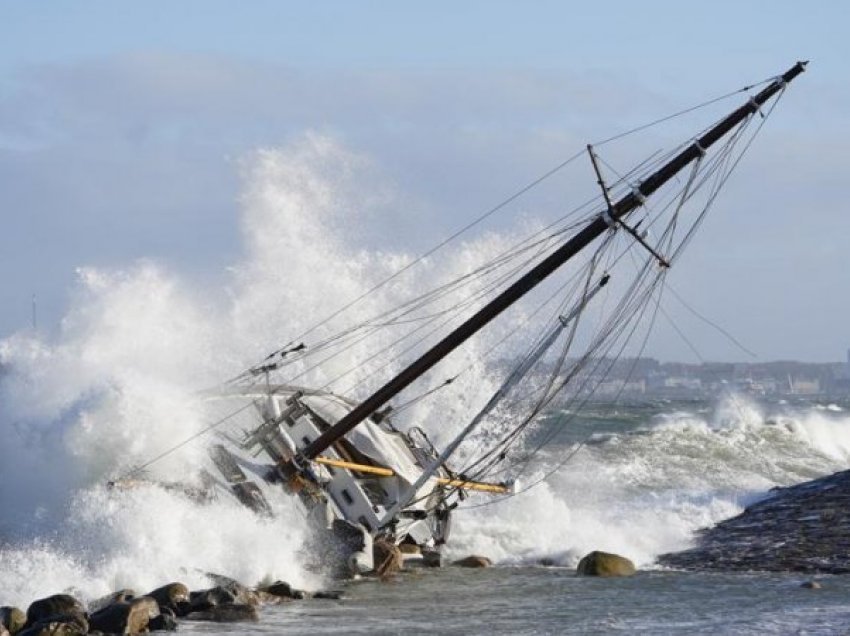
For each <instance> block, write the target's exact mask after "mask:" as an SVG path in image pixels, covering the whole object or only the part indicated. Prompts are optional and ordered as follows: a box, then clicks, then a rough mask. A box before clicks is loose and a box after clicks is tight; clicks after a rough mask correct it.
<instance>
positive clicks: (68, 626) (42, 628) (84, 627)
mask: <svg viewBox="0 0 850 636" xmlns="http://www.w3.org/2000/svg"><path fill="white" fill-rule="evenodd" d="M88 632H89V623H88V621H87V620H86V618H85V616H84V615H83V614H82V613H79V612H75V613H72V614H64V615H57V616H49V617H47V618H44V619H42V620H39V621H36V622H35V623H34V624H32V625H29V626H28V627H27V628H26V629H24V630H21V631H20V632H18V636H84V635H85V634H88Z"/></svg>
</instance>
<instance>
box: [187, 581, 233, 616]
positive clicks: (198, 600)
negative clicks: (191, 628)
mask: <svg viewBox="0 0 850 636" xmlns="http://www.w3.org/2000/svg"><path fill="white" fill-rule="evenodd" d="M235 602H236V597H235V596H234V595H233V594H232V593H231V592H230V591H229V590H226V589H225V588H223V587H221V586H220V585H218V586H216V587H211V588H210V589H208V590H197V591H194V592H190V593H189V604H190V606H191V610H190V611H191V612H203V611H206V610H208V609H211V608H213V607H216V606H218V605H229V604H231V603H235Z"/></svg>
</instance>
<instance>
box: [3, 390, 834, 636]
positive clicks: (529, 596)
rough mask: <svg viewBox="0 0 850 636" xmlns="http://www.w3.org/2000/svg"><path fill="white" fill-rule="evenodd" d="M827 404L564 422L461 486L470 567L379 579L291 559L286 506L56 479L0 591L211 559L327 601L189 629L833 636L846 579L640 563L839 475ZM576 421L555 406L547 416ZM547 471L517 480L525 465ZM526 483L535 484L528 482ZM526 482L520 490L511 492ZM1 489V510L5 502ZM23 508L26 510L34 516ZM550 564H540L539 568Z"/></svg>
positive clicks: (116, 582)
mask: <svg viewBox="0 0 850 636" xmlns="http://www.w3.org/2000/svg"><path fill="white" fill-rule="evenodd" d="M847 409H848V404H846V403H843V402H824V403H820V402H817V401H812V400H797V401H787V400H775V399H774V400H768V399H764V398H761V399H756V398H752V397H747V396H740V395H736V396H733V395H729V396H724V397H721V398H718V399H712V400H679V401H675V400H637V401H631V402H627V403H621V404H618V405H611V404H604V403H599V404H592V405H588V408H587V409H586V410H585V411H584V412H583V413H581V414H579V415H577V416H575V417H570V418H569V426H565V427H564V428H563V430H562V431H561V432H560V434H559V436H558V437H557V438H556V440H555V441H554V443H551V444H549V445H548V446H547V447H546V449H545V453H546V455H545V456H544V457H542V458H541V461H540V466H539V468H538V469H536V472H535V473H533V474H529V475H528V480H527V483H526V484H523V483H522V481H521V482H520V483H518V485H517V489H518V490H519V491H520V494H518V495H517V496H515V497H512V498H509V499H506V500H503V501H499V502H493V501H492V500H488V499H486V498H484V497H475V498H472V499H470V500H467V502H465V504H464V506H465V507H463V508H461V509H459V510H458V511H457V512H456V515H455V527H454V530H453V532H454V535H453V537H452V539H451V540H450V542H449V545H448V547H447V553H446V556H447V560H448V561H450V560H451V559H453V558H458V557H462V556H466V555H468V554H481V555H484V556H487V557H489V558H491V559H493V561H494V562H495V566H494V567H492V568H489V569H482V570H467V569H460V568H455V567H445V568H443V569H440V570H414V571H408V572H405V573H403V574H401V575H399V576H397V577H396V578H394V579H392V580H390V581H383V582H382V581H373V580H365V581H354V582H344V583H340V582H335V581H326V580H323V579H321V578H319V577H317V575H315V574H312V573H311V572H310V571H309V570H308V569H307V568H306V567H305V566H304V565H303V564H302V561H301V556H300V552H299V544H300V541H301V540H302V539H303V537H304V536H305V535H304V533H305V532H306V531H305V530H304V528H303V527H302V525H301V521H300V517H299V513H298V511H297V510H296V509H295V508H294V507H293V506H292V505H291V502H290V501H288V500H286V499H282V500H281V501H280V502H276V505H277V510H278V513H279V518H278V519H276V520H274V521H268V520H262V519H260V518H258V517H256V516H254V515H252V514H250V513H246V512H245V511H243V510H240V509H238V507H232V506H231V504H230V502H213V503H211V504H199V503H197V502H193V501H190V500H189V499H187V498H185V497H183V496H181V495H178V494H175V493H174V492H171V491H168V490H166V489H163V488H159V487H141V488H139V489H134V490H132V491H128V492H118V493H116V492H114V491H110V490H108V489H105V488H102V487H101V486H100V485H91V486H88V487H86V488H83V489H81V490H74V491H70V492H68V493H66V494H67V496H68V497H69V498H68V500H67V501H66V504H65V505H64V506H63V507H62V514H61V515H59V516H58V517H55V516H51V515H50V514H49V513H47V512H44V511H42V512H38V511H36V514H35V518H34V519H31V520H30V522H29V523H27V524H24V525H23V526H20V527H16V526H15V525H14V524H12V523H9V522H8V517H7V518H5V519H4V521H6V524H5V525H4V532H5V534H4V539H3V543H2V547H0V573H2V576H0V604H16V605H19V606H22V607H26V605H27V604H28V603H29V602H30V601H31V600H33V599H35V598H37V597H39V596H44V595H47V594H51V593H56V592H60V591H69V592H71V593H74V594H76V595H78V596H80V597H82V598H84V599H94V598H97V597H98V596H101V595H103V594H106V593H108V592H109V591H111V590H114V589H118V588H123V587H130V588H133V589H136V590H138V591H141V590H146V589H147V588H153V587H155V586H157V585H159V584H162V583H165V582H167V581H171V580H183V581H186V582H187V583H188V584H189V585H190V586H191V587H195V588H200V587H207V586H209V581H208V580H207V579H206V578H205V576H204V572H209V571H214V572H219V573H222V574H226V575H228V576H232V577H234V578H237V579H239V580H241V581H243V582H244V583H247V584H256V583H259V582H261V581H270V580H274V579H285V580H289V581H291V582H292V583H294V584H295V585H299V586H303V587H306V588H308V589H319V588H335V589H343V590H344V591H345V597H344V598H343V599H342V600H338V601H336V600H307V601H301V602H293V603H290V604H286V605H282V606H273V607H266V608H264V609H263V612H262V619H261V621H260V622H259V623H257V624H245V623H240V624H231V625H216V624H202V623H188V622H187V623H183V624H181V627H180V630H181V631H183V632H188V633H204V634H273V633H304V632H308V631H309V632H310V633H313V634H343V633H345V634H359V633H363V634H366V633H368V634H394V633H399V634H400V633H411V632H414V633H416V632H421V631H425V630H427V631H429V632H439V633H446V634H503V633H504V634H508V633H511V634H559V633H576V634H597V633H598V634H607V633H628V634H631V633H647V634H717V633H724V634H835V633H847V632H848V631H850V577H841V576H822V577H815V578H816V579H817V580H818V581H819V582H820V583H821V584H822V589H818V590H811V589H805V588H802V587H800V586H801V584H802V583H803V582H805V581H807V580H811V577H807V576H804V575H800V574H793V573H787V574H776V573H751V574H732V573H689V572H672V571H665V570H663V569H660V568H658V567H657V566H655V565H654V563H653V562H654V558H655V557H656V556H657V555H658V554H660V553H662V552H666V551H670V550H677V549H682V548H685V547H687V546H688V545H690V544H691V542H692V540H693V532H694V531H695V530H697V529H698V528H700V527H704V526H707V525H710V524H712V523H715V522H717V521H719V520H721V519H724V518H727V517H729V516H732V515H734V514H737V513H738V512H740V511H741V510H742V509H743V507H744V506H745V505H746V504H747V503H749V502H752V501H755V500H757V499H759V498H761V497H763V496H765V494H766V493H767V491H768V490H769V489H770V488H771V487H773V486H778V485H789V484H793V483H798V482H801V481H804V480H807V479H811V478H814V477H818V476H821V475H825V474H828V473H831V472H834V471H837V470H841V469H845V468H847V466H848V463H850V413H848V410H847ZM565 415H567V416H571V415H572V414H569V413H563V412H559V411H557V410H556V411H553V412H552V413H550V414H549V415H548V417H549V418H552V420H553V422H554V421H558V420H559V418H563V417H564V416H565ZM552 469H557V470H555V472H553V473H551V474H550V475H549V476H548V478H547V479H546V480H545V481H542V482H540V483H537V485H533V484H534V483H535V481H536V479H538V478H539V477H542V476H545V475H547V474H549V472H550V471H551V470H552ZM532 485H533V486H532ZM528 486H532V487H531V488H530V489H529V490H527V491H523V490H524V488H526V487H528ZM13 503H14V502H12V501H8V502H4V504H9V505H8V506H7V509H10V510H14V509H15V508H14V506H13V505H12V504H13ZM39 515H41V517H40V518H39ZM594 549H600V550H607V551H613V552H617V553H619V554H622V555H624V556H627V557H629V558H630V559H632V560H633V561H635V563H636V564H637V566H638V567H639V569H640V572H639V573H638V574H637V575H636V576H634V577H630V578H623V579H593V578H584V577H577V576H576V575H575V570H574V568H575V565H576V563H577V561H578V559H579V558H581V556H583V555H584V554H586V553H587V552H589V551H591V550H594ZM544 563H545V564H546V565H543V564H544Z"/></svg>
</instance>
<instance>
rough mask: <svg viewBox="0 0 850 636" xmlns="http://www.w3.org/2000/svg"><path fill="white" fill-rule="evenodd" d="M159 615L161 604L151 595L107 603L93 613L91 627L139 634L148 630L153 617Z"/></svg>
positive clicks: (104, 630) (109, 631)
mask: <svg viewBox="0 0 850 636" xmlns="http://www.w3.org/2000/svg"><path fill="white" fill-rule="evenodd" d="M157 616H159V606H158V605H157V604H156V601H155V600H153V599H152V598H150V597H147V596H142V597H139V598H134V599H131V600H129V601H119V602H117V603H113V604H112V605H107V606H106V607H104V608H103V609H101V610H99V611H97V612H95V613H94V614H92V615H91V617H90V621H91V628H92V629H93V630H97V631H101V632H105V633H107V634H138V633H140V632H143V631H146V630H147V629H148V625H149V623H150V621H151V619H152V618H155V617H157Z"/></svg>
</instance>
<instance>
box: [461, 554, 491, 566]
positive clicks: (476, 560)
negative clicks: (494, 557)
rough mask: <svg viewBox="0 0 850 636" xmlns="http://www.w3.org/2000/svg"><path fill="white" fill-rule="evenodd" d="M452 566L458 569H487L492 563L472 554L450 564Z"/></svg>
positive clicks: (485, 558) (483, 557)
mask: <svg viewBox="0 0 850 636" xmlns="http://www.w3.org/2000/svg"><path fill="white" fill-rule="evenodd" d="M452 565H456V566H457V567H459V568H489V567H490V566H491V565H493V562H492V561H491V560H490V559H488V558H487V557H485V556H478V555H476V554H473V555H470V556H468V557H465V558H463V559H458V560H457V561H454V562H452Z"/></svg>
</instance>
